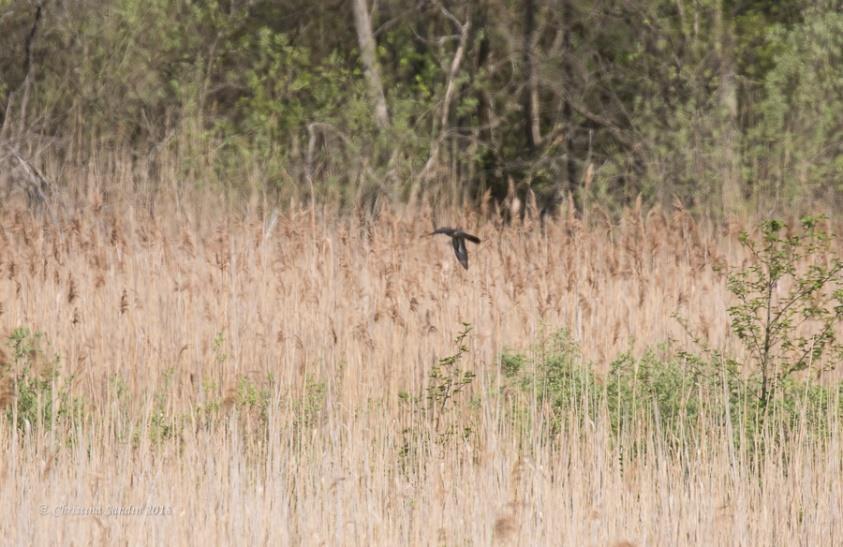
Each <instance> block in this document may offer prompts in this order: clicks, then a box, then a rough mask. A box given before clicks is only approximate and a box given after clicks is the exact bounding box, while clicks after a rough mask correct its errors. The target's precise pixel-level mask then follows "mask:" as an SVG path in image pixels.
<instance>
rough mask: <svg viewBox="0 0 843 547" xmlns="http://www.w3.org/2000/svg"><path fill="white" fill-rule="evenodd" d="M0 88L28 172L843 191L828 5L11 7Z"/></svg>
mask: <svg viewBox="0 0 843 547" xmlns="http://www.w3.org/2000/svg"><path fill="white" fill-rule="evenodd" d="M366 13H368V14H369V15H370V17H369V20H368V21H365V19H366V18H365V14H366ZM366 44H368V45H369V46H372V45H373V46H374V47H373V48H372V49H371V51H373V52H374V54H373V55H369V56H368V57H367V55H365V53H366V51H367V48H366ZM361 45H362V47H361ZM361 51H363V53H364V54H363V55H361ZM0 74H2V80H0V107H2V112H0V117H1V118H0V121H2V124H0V127H2V129H0V143H1V144H3V145H5V149H4V151H3V152H0V158H3V157H5V158H6V159H8V160H9V161H10V162H11V161H12V154H11V152H9V153H8V154H7V153H6V151H7V150H11V149H14V150H16V151H17V152H18V153H19V154H20V155H21V156H22V157H25V158H28V160H29V161H30V162H31V163H32V164H33V165H35V166H37V165H39V162H44V161H45V160H44V157H45V156H46V155H51V157H54V158H59V159H60V160H61V162H62V163H68V162H70V163H75V164H84V163H85V162H87V161H89V158H90V157H91V155H92V154H93V153H95V152H97V151H102V150H109V151H112V150H118V151H123V152H124V153H125V154H130V155H131V157H132V158H133V159H134V162H135V168H136V169H142V170H147V171H151V172H152V173H153V178H154V172H155V170H156V169H160V168H161V166H160V165H159V164H160V162H161V158H162V157H165V154H164V153H165V152H166V157H167V158H176V159H177V164H178V169H179V180H180V181H182V182H183V183H184V184H188V185H221V186H224V187H226V188H243V187H254V186H258V187H260V188H262V189H268V190H271V191H272V192H273V193H277V194H278V195H281V196H290V195H293V196H298V197H302V198H309V197H311V196H316V197H317V198H319V199H335V200H339V201H340V202H342V203H357V202H360V201H370V200H372V199H375V198H386V199H394V200H406V199H413V198H414V197H415V196H419V195H425V196H429V197H434V198H439V199H444V200H454V201H464V200H475V201H477V200H480V199H482V197H483V196H484V194H486V193H487V192H488V195H490V196H492V197H494V198H497V199H503V198H504V197H505V196H506V195H507V193H508V192H509V191H510V190H514V191H515V192H516V193H519V194H520V195H521V196H522V198H523V197H524V194H526V193H527V190H528V189H532V190H533V191H534V192H535V194H536V195H537V199H538V201H539V206H541V207H546V208H548V209H552V208H553V207H554V206H556V205H557V204H558V203H559V202H560V201H561V200H562V199H564V198H565V197H567V196H571V197H572V198H573V199H574V200H575V202H576V203H577V205H579V206H582V205H584V204H586V203H588V202H589V201H594V200H599V201H600V202H602V203H623V202H625V201H628V200H630V199H634V198H635V197H636V196H638V195H642V196H643V197H644V199H647V200H650V201H651V202H659V201H661V202H665V201H667V202H670V201H673V200H674V199H676V198H679V199H680V200H682V201H683V202H685V203H692V204H695V205H697V206H701V207H706V208H712V209H713V210H717V211H721V210H723V209H731V208H741V207H744V206H748V207H757V206H763V207H770V206H781V205H783V204H788V205H789V204H791V203H793V202H794V200H809V201H812V200H816V199H827V198H834V199H835V200H836V199H837V197H838V195H840V193H841V190H843V178H841V174H843V10H841V5H840V3H839V2H837V1H834V0H818V1H811V0H786V1H782V2H778V1H772V0H769V1H762V0H743V1H737V0H602V1H585V0H479V1H472V2H469V1H454V0H449V1H442V2H438V1H425V0H419V1H415V2H413V1H409V0H377V1H375V2H374V5H372V3H371V2H368V3H367V2H366V1H365V0H333V1H327V0H324V1H315V2H314V1H310V0H229V1H225V0H219V1H214V0H208V1H186V0H177V1H170V0H37V1H36V0H0ZM373 76H374V77H373ZM384 100H385V103H384V102H383V101H384ZM58 184H71V182H70V181H61V180H59V181H58Z"/></svg>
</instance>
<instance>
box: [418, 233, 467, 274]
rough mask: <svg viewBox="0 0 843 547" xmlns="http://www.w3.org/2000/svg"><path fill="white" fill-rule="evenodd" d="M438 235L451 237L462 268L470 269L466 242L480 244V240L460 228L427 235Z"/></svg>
mask: <svg viewBox="0 0 843 547" xmlns="http://www.w3.org/2000/svg"><path fill="white" fill-rule="evenodd" d="M437 234H444V235H446V236H450V238H451V243H452V244H453V246H454V254H456V255H457V260H459V261H460V264H462V267H463V268H465V269H466V270H467V269H468V249H466V248H465V240H466V239H467V240H469V241H470V242H472V243H480V238H479V237H477V236H475V235H471V234H469V233H466V232H463V231H462V230H461V229H460V228H448V227H443V228H437V229H436V230H434V231H433V232H431V233H429V234H427V235H428V236H434V235H437Z"/></svg>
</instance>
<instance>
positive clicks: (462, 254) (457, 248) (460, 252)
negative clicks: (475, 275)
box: [451, 237, 468, 270]
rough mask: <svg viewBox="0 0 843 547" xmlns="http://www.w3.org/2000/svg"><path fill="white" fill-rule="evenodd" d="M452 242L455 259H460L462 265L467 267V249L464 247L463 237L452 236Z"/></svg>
mask: <svg viewBox="0 0 843 547" xmlns="http://www.w3.org/2000/svg"><path fill="white" fill-rule="evenodd" d="M451 242H452V243H453V244H454V253H455V254H456V255H457V260H459V261H460V264H462V267H463V268H465V269H466V270H467V269H468V249H466V248H465V239H464V238H462V237H454V238H453V239H451Z"/></svg>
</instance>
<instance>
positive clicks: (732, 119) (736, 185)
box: [715, 2, 743, 215]
mask: <svg viewBox="0 0 843 547" xmlns="http://www.w3.org/2000/svg"><path fill="white" fill-rule="evenodd" d="M715 17H716V20H715V27H716V32H717V49H718V52H717V53H718V57H719V64H720V92H719V102H720V116H721V118H720V120H721V127H720V146H721V153H722V155H721V165H720V179H721V188H720V193H721V198H722V206H723V213H724V214H725V215H731V214H735V213H738V212H740V207H741V204H742V202H743V199H742V195H741V187H740V183H741V181H740V169H739V166H740V153H739V142H738V86H737V82H736V78H735V58H734V55H735V54H734V42H735V33H734V28H733V22H732V18H731V16H730V14H728V13H724V9H723V3H722V2H718V3H717V12H716V14H715Z"/></svg>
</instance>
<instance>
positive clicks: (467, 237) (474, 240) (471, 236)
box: [459, 231, 480, 243]
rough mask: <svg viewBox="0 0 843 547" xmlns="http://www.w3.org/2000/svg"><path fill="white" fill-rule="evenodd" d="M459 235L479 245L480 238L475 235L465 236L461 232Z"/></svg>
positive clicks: (465, 234)
mask: <svg viewBox="0 0 843 547" xmlns="http://www.w3.org/2000/svg"><path fill="white" fill-rule="evenodd" d="M459 235H460V236H462V237H464V238H465V239H467V240H469V241H470V242H472V243H480V238H479V237H477V236H475V235H471V234H467V233H465V232H463V231H460V233H459Z"/></svg>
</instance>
